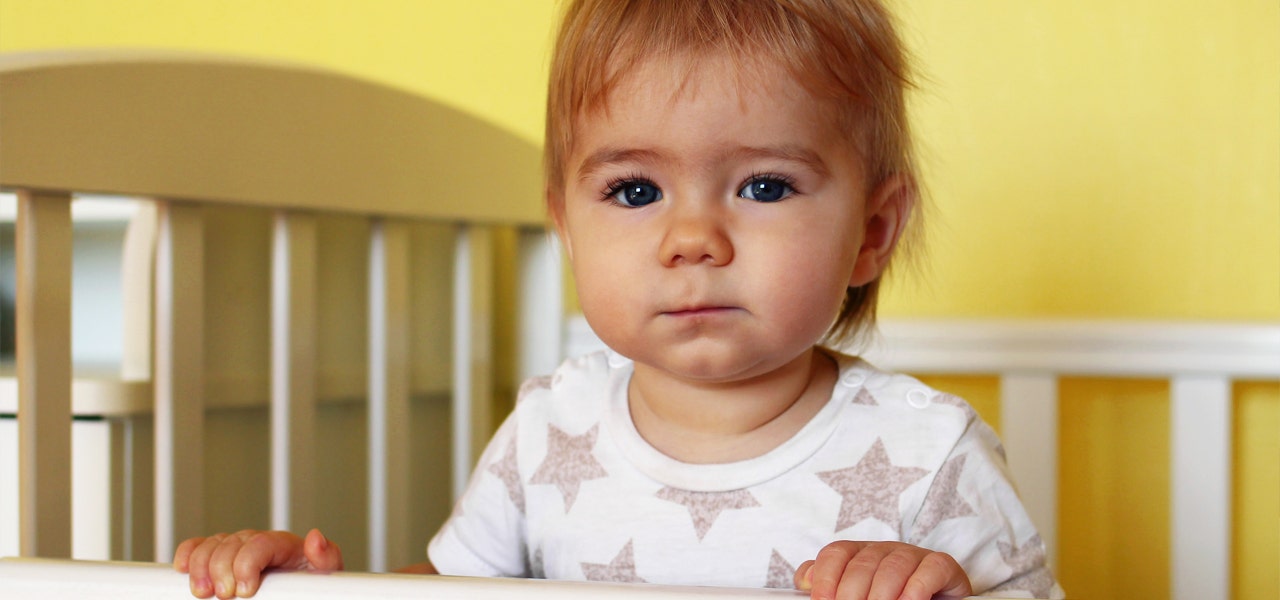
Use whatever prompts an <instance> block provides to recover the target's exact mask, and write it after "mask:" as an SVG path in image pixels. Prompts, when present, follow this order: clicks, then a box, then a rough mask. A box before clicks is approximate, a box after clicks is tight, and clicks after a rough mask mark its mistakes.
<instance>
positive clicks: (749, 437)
mask: <svg viewBox="0 0 1280 600" xmlns="http://www.w3.org/2000/svg"><path fill="white" fill-rule="evenodd" d="M909 85H910V83H909V73H908V66H907V63H906V60H905V58H904V51H903V49H902V47H901V43H900V41H899V40H898V38H897V36H896V34H895V32H894V29H893V26H892V24H891V20H890V18H889V15H888V14H887V11H886V10H885V9H884V7H882V6H881V5H880V4H879V3H878V2H876V1H875V0H839V1H837V0H825V1H824V0H785V1H776V0H773V1H764V0H758V1H757V0H752V1H747V0H737V1H735V0H706V1H698V2H690V1H686V0H663V1H658V0H648V1H644V0H634V1H628V0H581V1H577V2H573V3H572V5H571V6H569V7H568V8H567V10H566V12H565V15H564V20H563V23H562V25H561V29H560V34H559V38H558V40H557V44H556V49H555V54H554V56H553V60H552V66H551V83H550V91H549V98H548V107H547V134H546V174H547V180H546V181H547V189H546V195H547V207H548V211H549V212H550V215H551V218H552V220H553V222H554V223H555V227H556V231H557V233H558V234H559V237H560V240H561V241H562V243H563V244H564V249H565V251H566V253H567V255H568V257H569V260H570V262H571V264H572V268H573V274H574V279H575V281H576V283H577V289H578V294H579V297H580V303H581V306H582V311H583V313H584V314H585V315H586V318H587V320H588V322H589V323H590V324H591V326H592V328H593V329H594V330H595V332H596V333H597V334H598V335H599V336H600V338H601V339H602V340H603V341H604V342H605V344H607V345H608V347H609V348H610V350H609V351H606V352H602V353H597V354H592V355H588V356H584V357H581V358H576V359H572V360H569V361H567V362H566V363H565V364H563V365H562V366H561V367H560V368H559V369H557V370H556V372H555V373H554V374H552V375H551V376H549V377H543V378H538V379H534V380H531V381H529V382H526V383H525V385H524V386H523V387H522V389H521V390H520V397H519V400H518V401H517V405H516V408H515V411H514V412H513V413H512V414H511V415H510V417H508V419H507V420H506V422H505V423H504V424H503V425H502V427H501V428H500V429H499V431H498V432H497V434H496V435H495V436H494V438H493V440H492V441H491V442H490V444H489V447H488V449H487V450H486V452H485V453H484V455H483V456H482V457H481V459H480V463H479V465H478V467H477V469H476V471H475V473H474V474H473V476H472V479H471V482H470V485H469V487H468V489H467V491H466V493H465V494H464V495H463V497H462V498H461V499H460V500H459V502H458V504H457V508H456V509H455V511H454V514H453V515H452V516H451V517H450V518H449V520H448V521H447V522H446V523H445V525H444V526H443V528H442V529H441V531H440V532H439V533H438V534H437V535H436V536H435V538H434V539H433V540H432V541H431V544H430V547H429V557H430V563H428V564H422V565H416V566H414V567H411V568H410V569H409V571H411V572H426V573H432V572H439V573H445V574H451V575H475V576H497V577H539V578H551V579H579V580H608V581H634V582H645V581H647V582H654V583H670V584H695V585H716V586H740V587H787V588H792V587H794V588H798V589H801V590H808V591H810V592H811V595H812V597H814V598H835V597H839V598H855V599H861V598H877V599H878V598H906V599H915V600H924V599H927V598H930V597H932V596H934V595H935V594H937V595H944V596H967V595H970V594H974V593H978V594H982V593H997V592H998V593H1001V594H1005V595H1008V594H1010V593H1012V594H1022V595H1036V596H1040V597H1045V596H1049V595H1053V596H1060V595H1061V590H1060V588H1058V587H1057V585H1056V584H1055V582H1054V579H1053V576H1052V575H1051V574H1050V572H1049V570H1048V568H1047V567H1046V565H1045V553H1044V547H1043V544H1042V543H1041V541H1040V537H1039V535H1038V534H1037V533H1036V531H1035V527H1034V526H1033V525H1032V523H1031V521H1030V519H1029V518H1028V517H1027V514H1026V512H1025V510H1024V509H1023V507H1022V505H1021V503H1020V502H1019V500H1018V497H1017V494H1016V493H1015V491H1014V488H1013V485H1012V483H1011V482H1010V480H1009V475H1008V472H1007V468H1006V467H1005V461H1004V456H1003V449H1002V448H1001V446H1000V443H999V441H998V439H997V438H996V436H995V435H994V434H993V433H992V431H991V429H990V428H989V427H987V425H986V424H984V423H983V422H982V421H981V419H979V418H978V417H977V415H976V414H975V413H974V411H973V409H972V408H970V407H969V405H968V404H966V403H965V402H964V401H962V400H960V399H959V398H956V397H954V396H950V395H948V394H945V393H940V392H937V391H934V390H931V389H929V388H927V387H926V386H924V385H923V384H921V383H920V382H918V381H916V380H914V379H912V378H910V377H906V376H902V375H896V374H892V373H886V372H883V371H880V370H877V369H876V368H875V367H873V366H871V365H870V364H868V363H866V362H864V361H862V360H860V359H858V358H857V357H854V356H848V355H845V354H841V353H839V352H836V351H833V350H830V349H828V348H826V347H824V346H822V344H824V343H833V342H842V341H849V340H851V339H852V338H854V337H856V336H858V335H859V334H860V333H862V332H864V331H865V330H866V329H867V328H869V327H870V326H871V324H872V321H873V318H874V314H875V303H876V296H877V290H878V287H879V282H880V279H881V276H882V275H883V274H884V272H885V270H886V268H887V267H888V265H889V263H890V260H891V258H892V257H893V256H894V254H895V251H896V250H897V248H898V247H899V245H900V244H899V242H900V241H901V240H902V239H903V236H904V232H907V231H908V230H910V229H911V228H912V223H913V215H914V213H915V212H916V208H917V207H916V204H917V202H918V198H917V186H916V169H915V165H914V162H913V159H912V151H911V147H912V144H911V139H910V135H909V132H908V129H907V118H906V114H905V107H904V98H903V96H904V91H905V89H906V88H908V87H909ZM174 563H175V566H176V568H177V569H178V570H180V571H185V572H189V573H190V580H191V586H192V591H193V593H194V594H195V595H197V596H200V597H208V596H209V595H212V594H216V595H218V596H219V597H223V598H225V597H230V596H231V595H233V594H237V595H242V596H245V595H252V594H253V593H254V592H255V591H256V590H257V587H258V584H259V582H260V577H261V572H262V571H263V570H264V569H266V568H273V567H274V568H291V569H313V570H332V569H337V568H341V565H342V561H341V554H340V552H339V551H338V548H337V546H336V545H335V544H332V543H331V542H329V541H328V540H326V539H325V538H324V537H323V535H321V534H320V533H319V532H317V531H312V532H311V533H310V534H308V536H307V537H306V538H305V539H303V538H299V537H297V536H295V535H293V534H290V533H287V532H255V531H244V532H239V533H237V534H232V535H219V536H214V537H211V538H197V539H192V540H187V541H186V542H184V543H183V544H182V545H181V546H180V547H179V548H178V551H177V553H176V556H175V557H174Z"/></svg>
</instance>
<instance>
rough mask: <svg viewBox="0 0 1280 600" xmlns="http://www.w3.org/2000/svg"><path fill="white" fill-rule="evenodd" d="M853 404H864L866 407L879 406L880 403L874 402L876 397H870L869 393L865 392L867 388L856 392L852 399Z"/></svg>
mask: <svg viewBox="0 0 1280 600" xmlns="http://www.w3.org/2000/svg"><path fill="white" fill-rule="evenodd" d="M853 403H854V404H864V405H866V406H880V403H879V402H876V397H875V396H872V395H871V392H868V391H867V388H862V389H860V390H858V394H857V395H856V396H854V397H853Z"/></svg>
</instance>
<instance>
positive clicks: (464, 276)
mask: <svg viewBox="0 0 1280 600" xmlns="http://www.w3.org/2000/svg"><path fill="white" fill-rule="evenodd" d="M493 237H494V236H493V231H492V230H491V229H489V228H488V227H484V226H480V225H465V226H463V227H462V228H461V229H460V230H459V232H458V240H457V250H456V251H455V254H454V284H453V290H454V292H453V293H454V299H453V314H454V319H453V495H454V497H455V498H457V497H459V496H461V495H462V492H463V490H464V489H465V488H466V485H467V478H468V477H469V476H470V474H471V469H472V467H473V466H474V465H475V461H476V460H477V459H478V458H479V457H480V453H481V452H482V451H483V450H484V445H485V443H486V442H488V439H489V434H490V433H491V429H492V420H493V418H492V405H493V377H492V373H493V343H492V341H491V340H492V337H493V291H492V290H493V244H494V240H493Z"/></svg>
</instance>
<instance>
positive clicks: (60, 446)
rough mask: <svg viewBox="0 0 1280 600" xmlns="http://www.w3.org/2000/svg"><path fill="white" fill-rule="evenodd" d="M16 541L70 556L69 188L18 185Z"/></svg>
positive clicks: (40, 552) (28, 548) (32, 551)
mask: <svg viewBox="0 0 1280 600" xmlns="http://www.w3.org/2000/svg"><path fill="white" fill-rule="evenodd" d="M15 234H16V238H17V248H16V260H17V265H16V266H17V288H18V289H17V299H16V300H17V306H16V313H17V315H16V316H17V332H16V333H17V347H18V357H17V358H18V365H17V367H18V489H19V497H18V514H19V526H18V538H19V541H18V545H19V550H18V551H19V553H20V554H21V555H22V556H46V557H56V558H69V557H70V556H71V195H70V194H65V193H46V192H31V191H25V190H20V191H19V192H18V219H17V223H16V231H15Z"/></svg>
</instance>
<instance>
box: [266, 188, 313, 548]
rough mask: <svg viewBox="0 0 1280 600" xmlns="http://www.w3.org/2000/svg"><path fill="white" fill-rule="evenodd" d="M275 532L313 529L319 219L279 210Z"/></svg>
mask: <svg viewBox="0 0 1280 600" xmlns="http://www.w3.org/2000/svg"><path fill="white" fill-rule="evenodd" d="M271 244H272V246H271V527H272V528H273V529H285V530H289V531H300V530H302V528H304V527H313V526H314V523H315V513H314V510H313V505H314V500H313V499H314V498H315V483H314V482H315V420H316V416H315V415H316V410H315V405H316V352H315V345H316V219H315V216H314V215H311V214H306V213H299V212H291V211H284V210H281V211H277V212H276V214H275V223H274V229H273V230H272V240H271Z"/></svg>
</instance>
